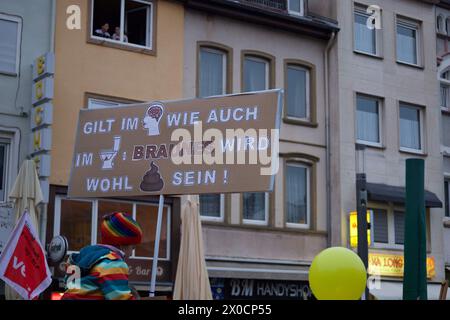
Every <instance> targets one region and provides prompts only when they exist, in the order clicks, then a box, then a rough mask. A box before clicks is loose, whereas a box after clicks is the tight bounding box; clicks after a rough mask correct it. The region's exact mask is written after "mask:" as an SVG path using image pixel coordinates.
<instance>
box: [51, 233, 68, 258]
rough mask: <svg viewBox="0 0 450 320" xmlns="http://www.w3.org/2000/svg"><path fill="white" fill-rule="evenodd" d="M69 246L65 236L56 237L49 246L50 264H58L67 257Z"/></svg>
mask: <svg viewBox="0 0 450 320" xmlns="http://www.w3.org/2000/svg"><path fill="white" fill-rule="evenodd" d="M68 249H69V244H68V242H67V238H66V237H64V236H56V237H54V238H53V239H52V241H50V243H49V244H48V258H49V260H50V262H52V263H54V264H57V263H59V262H61V261H62V260H63V259H64V257H65V256H66V255H67V250H68Z"/></svg>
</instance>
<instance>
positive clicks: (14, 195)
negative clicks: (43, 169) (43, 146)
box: [5, 160, 43, 300]
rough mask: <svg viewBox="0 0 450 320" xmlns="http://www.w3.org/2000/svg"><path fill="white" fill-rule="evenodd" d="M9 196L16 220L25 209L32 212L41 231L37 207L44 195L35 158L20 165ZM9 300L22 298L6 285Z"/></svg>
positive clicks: (34, 222) (37, 228) (32, 216)
mask: <svg viewBox="0 0 450 320" xmlns="http://www.w3.org/2000/svg"><path fill="white" fill-rule="evenodd" d="M9 198H10V199H11V200H12V201H13V202H14V214H15V220H16V222H17V220H19V218H20V217H21V215H22V214H23V212H24V211H25V209H27V210H28V212H29V213H30V217H31V221H32V222H33V224H34V227H35V228H36V231H37V232H38V233H39V224H38V218H37V215H36V207H37V206H38V205H39V203H41V202H42V201H43V195H42V190H41V185H40V183H39V178H38V175H37V171H36V164H35V163H34V161H33V160H26V161H24V162H23V164H22V166H21V167H20V171H19V174H18V176H17V178H16V181H15V182H14V186H13V188H12V190H11V192H10V193H9ZM5 296H6V299H7V300H21V299H22V298H21V297H20V296H19V295H18V294H17V293H16V292H15V291H14V290H13V289H12V288H10V287H9V286H7V285H5Z"/></svg>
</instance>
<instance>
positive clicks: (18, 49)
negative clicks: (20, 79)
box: [0, 13, 22, 76]
mask: <svg viewBox="0 0 450 320" xmlns="http://www.w3.org/2000/svg"><path fill="white" fill-rule="evenodd" d="M0 20H6V21H11V22H15V23H17V41H16V67H15V71H14V72H13V73H11V72H9V71H5V70H0V74H6V75H11V76H17V75H18V74H19V64H20V55H21V48H22V46H21V38H22V19H21V18H20V17H17V16H11V15H8V14H4V13H0Z"/></svg>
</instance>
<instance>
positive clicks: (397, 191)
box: [367, 183, 442, 208]
mask: <svg viewBox="0 0 450 320" xmlns="http://www.w3.org/2000/svg"><path fill="white" fill-rule="evenodd" d="M405 194H406V189H405V188H404V187H397V186H390V185H387V184H379V183H367V197H368V199H369V200H370V201H381V202H393V203H398V204H404V203H405ZM425 206H426V207H427V208H442V202H441V200H439V198H438V197H437V196H436V195H435V194H434V193H433V192H430V191H426V190H425Z"/></svg>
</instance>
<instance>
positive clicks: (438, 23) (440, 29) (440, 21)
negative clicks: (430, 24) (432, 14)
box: [436, 15, 445, 33]
mask: <svg viewBox="0 0 450 320" xmlns="http://www.w3.org/2000/svg"><path fill="white" fill-rule="evenodd" d="M436 31H437V32H438V33H442V32H443V31H444V18H443V17H442V16H441V15H438V16H437V17H436ZM444 33H445V32H444Z"/></svg>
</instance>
